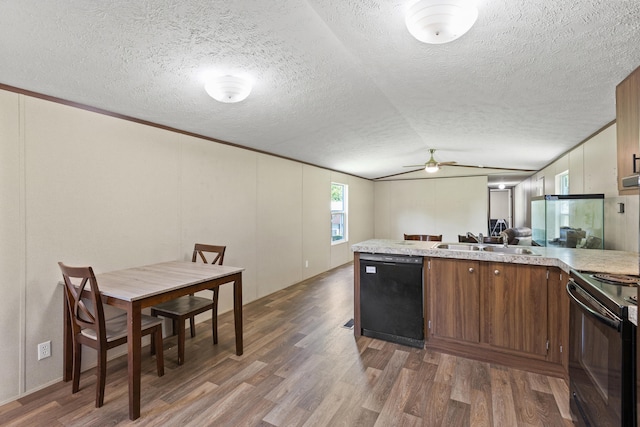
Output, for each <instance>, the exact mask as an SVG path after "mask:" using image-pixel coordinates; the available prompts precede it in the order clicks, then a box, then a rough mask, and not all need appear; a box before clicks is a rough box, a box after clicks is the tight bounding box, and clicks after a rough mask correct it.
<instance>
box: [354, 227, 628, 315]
mask: <svg viewBox="0 0 640 427" xmlns="http://www.w3.org/2000/svg"><path fill="white" fill-rule="evenodd" d="M438 243H447V242H422V241H416V240H395V239H372V240H366V241H364V242H360V243H356V244H355V245H353V246H351V250H352V251H353V252H367V253H381V254H396V255H413V256H424V257H433V258H458V259H472V260H477V261H499V262H509V263H513V264H529V265H545V266H549V267H559V268H560V269H562V270H563V271H565V272H567V273H568V272H569V270H571V269H572V268H573V269H575V270H580V271H595V272H598V273H611V274H629V275H637V274H638V259H639V258H638V255H639V254H638V253H637V252H625V251H610V250H602V249H573V248H546V247H541V246H527V248H529V249H531V250H532V251H534V252H535V253H537V254H539V255H511V254H501V253H494V252H482V251H456V250H452V249H437V248H434V246H436V245H437V244H438ZM451 243H454V242H451ZM455 244H458V243H457V242H455ZM637 318H638V307H637V306H632V305H630V306H629V319H630V320H631V322H632V323H633V324H635V325H637V324H638V323H637V322H638V321H637Z"/></svg>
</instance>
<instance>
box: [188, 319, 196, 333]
mask: <svg viewBox="0 0 640 427" xmlns="http://www.w3.org/2000/svg"><path fill="white" fill-rule="evenodd" d="M189 331H190V332H191V338H193V337H195V336H196V317H195V316H191V317H190V318H189Z"/></svg>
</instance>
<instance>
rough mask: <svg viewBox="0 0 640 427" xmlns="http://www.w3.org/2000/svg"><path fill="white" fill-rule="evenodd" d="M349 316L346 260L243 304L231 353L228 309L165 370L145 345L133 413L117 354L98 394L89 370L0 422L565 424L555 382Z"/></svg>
mask: <svg viewBox="0 0 640 427" xmlns="http://www.w3.org/2000/svg"><path fill="white" fill-rule="evenodd" d="M352 316H353V266H352V265H351V264H348V265H345V266H342V267H339V268H337V269H335V270H332V271H330V272H327V273H324V274H322V275H320V276H317V277H315V278H313V279H310V280H307V281H305V282H302V283H299V284H297V285H294V286H291V287H289V288H287V289H284V290H282V291H279V292H277V293H275V294H272V295H269V296H267V297H265V298H262V299H260V300H258V301H255V302H253V303H250V304H248V305H246V306H245V309H244V318H245V323H244V331H245V335H244V343H245V352H244V355H242V356H236V355H235V350H234V349H235V347H234V346H235V341H234V328H233V316H232V313H230V312H229V313H225V314H223V315H221V316H220V322H219V344H218V345H216V346H214V345H212V341H211V332H210V331H211V329H210V324H209V322H204V323H200V324H198V326H197V335H196V337H195V338H189V334H187V341H186V355H185V359H186V361H185V364H184V365H182V366H178V365H177V348H176V345H177V344H176V339H175V337H169V338H167V339H166V340H165V353H164V354H165V364H166V366H165V375H164V376H163V377H161V378H159V377H157V376H156V375H155V360H153V359H152V358H150V357H149V356H148V352H147V351H146V350H147V349H145V356H144V357H143V366H142V367H143V376H142V410H141V418H140V419H138V420H136V421H135V422H132V421H130V420H129V419H128V389H127V366H126V363H127V362H126V359H125V358H124V357H119V358H117V359H114V360H111V361H110V362H109V363H108V371H107V386H106V391H105V403H104V406H103V407H102V408H99V409H96V408H95V407H94V399H95V373H94V370H89V371H87V372H85V373H83V375H82V378H81V381H80V387H81V390H80V392H78V393H77V394H74V395H72V394H71V383H63V382H60V383H58V384H54V385H52V386H50V387H47V388H46V389H43V390H40V391H38V392H36V393H33V394H30V395H28V396H25V397H23V398H21V399H18V400H17V401H15V402H11V403H8V404H6V405H4V406H0V425H3V426H25V425H27V426H47V427H53V426H89V425H91V426H98V425H99V426H104V425H118V426H127V425H144V426H181V427H182V426H349V427H351V426H384V427H386V426H447V427H449V426H474V427H475V426H571V425H573V424H572V422H571V420H570V415H569V408H568V400H569V392H568V389H567V384H566V383H565V381H563V380H562V379H558V378H552V377H545V376H542V375H537V374H532V373H528V372H524V371H518V370H514V369H508V368H505V367H502V366H498V365H492V364H488V363H483V362H476V361H473V360H469V359H465V358H461V357H455V356H452V355H448V354H443V353H437V352H434V351H430V350H428V349H427V350H419V349H414V348H410V347H405V346H401V345H397V344H392V343H388V342H385V341H380V340H374V339H371V338H367V337H361V338H359V339H357V340H356V339H355V338H354V336H353V331H352V330H351V329H346V328H344V327H343V325H344V323H345V322H347V321H348V320H349V319H350V318H351V317H352Z"/></svg>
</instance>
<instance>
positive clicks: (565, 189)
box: [556, 171, 569, 195]
mask: <svg viewBox="0 0 640 427" xmlns="http://www.w3.org/2000/svg"><path fill="white" fill-rule="evenodd" d="M556 194H564V195H566V194H569V171H564V172H562V173H559V174H558V175H556Z"/></svg>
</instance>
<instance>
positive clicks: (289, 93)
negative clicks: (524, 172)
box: [0, 0, 640, 178]
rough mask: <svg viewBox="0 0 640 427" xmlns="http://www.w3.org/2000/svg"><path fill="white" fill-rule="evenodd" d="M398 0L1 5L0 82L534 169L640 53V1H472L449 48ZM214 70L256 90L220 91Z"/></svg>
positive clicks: (593, 120) (565, 145)
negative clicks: (421, 32) (211, 81)
mask: <svg viewBox="0 0 640 427" xmlns="http://www.w3.org/2000/svg"><path fill="white" fill-rule="evenodd" d="M408 3H409V2H407V1H394V0H391V1H389V0H359V1H345V0H307V1H300V0H269V1H264V0H234V1H210V0H209V1H204V0H181V1H168V0H165V1H162V0H153V1H152V0H136V1H131V0H109V1H86V0H57V1H54V0H48V1H41V0H0V57H1V58H2V60H0V83H3V84H6V85H10V86H15V87H19V88H22V89H26V90H30V91H34V92H38V93H42V94H45V95H50V96H54V97H59V98H63V99H65V100H69V101H73V102H78V103H82V104H87V105H89V106H92V107H96V108H101V109H105V110H108V111H112V112H115V113H119V114H124V115H128V116H132V117H135V118H139V119H142V120H148V121H151V122H155V123H159V124H162V125H166V126H170V127H174V128H178V129H182V130H186V131H189V132H194V133H197V134H201V135H205V136H209V137H213V138H216V139H220V140H224V141H227V142H230V143H233V144H238V145H242V146H246V147H250V148H253V149H258V150H262V151H266V152H270V153H274V154H276V155H281V156H285V157H288V158H292V159H297V160H300V161H304V162H308V163H311V164H315V165H318V166H323V167H327V168H330V169H334V170H338V171H343V172H346V173H350V174H354V175H357V176H362V177H365V178H379V177H384V176H388V175H393V174H398V173H402V172H406V171H407V168H403V166H404V165H413V164H420V163H424V162H426V161H427V160H428V157H429V156H428V148H436V149H437V150H438V151H437V152H436V159H437V160H440V161H457V162H458V163H460V164H469V165H484V166H495V167H511V168H526V169H533V170H537V169H540V168H542V167H544V166H545V165H547V164H548V163H550V162H551V161H552V160H554V159H555V158H557V157H558V156H560V155H561V154H563V153H564V152H566V151H567V150H569V149H570V148H572V147H574V146H575V145H576V144H578V143H580V142H581V141H583V140H584V139H585V138H587V137H588V136H589V135H591V134H592V133H594V132H595V131H597V130H599V129H600V128H601V127H602V126H604V125H605V124H607V123H609V122H610V121H612V120H614V119H615V86H616V85H617V84H618V83H619V82H620V81H622V80H623V79H624V78H625V77H626V76H627V75H628V74H629V73H630V72H632V71H633V70H634V69H635V68H636V67H638V66H640V1H638V0H608V1H602V0H522V1H515V0H479V1H478V9H479V17H478V20H477V22H476V24H475V25H474V27H473V28H472V29H471V30H470V31H469V32H468V33H467V34H466V35H464V36H462V37H461V38H460V39H458V40H456V41H454V42H451V43H448V44H442V45H428V44H423V43H420V42H418V41H417V40H415V39H414V38H413V37H411V35H410V34H409V32H408V31H407V30H406V27H405V24H404V16H403V14H404V11H405V10H406V9H407V6H408ZM209 70H225V71H227V70H241V71H243V72H246V73H248V74H250V75H251V76H252V77H253V79H254V80H255V87H254V89H253V92H252V93H251V95H250V96H249V98H248V99H247V100H245V101H243V102H241V103H238V104H223V103H219V102H217V101H215V100H213V99H211V98H210V97H209V96H208V95H207V94H206V92H205V91H204V88H203V84H204V83H203V80H202V74H203V73H204V72H206V71H209ZM450 169H456V170H459V169H462V168H450ZM472 171H474V173H475V172H477V170H473V169H472Z"/></svg>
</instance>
